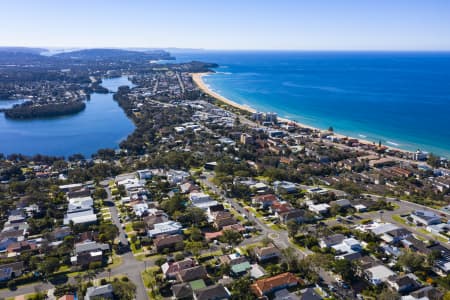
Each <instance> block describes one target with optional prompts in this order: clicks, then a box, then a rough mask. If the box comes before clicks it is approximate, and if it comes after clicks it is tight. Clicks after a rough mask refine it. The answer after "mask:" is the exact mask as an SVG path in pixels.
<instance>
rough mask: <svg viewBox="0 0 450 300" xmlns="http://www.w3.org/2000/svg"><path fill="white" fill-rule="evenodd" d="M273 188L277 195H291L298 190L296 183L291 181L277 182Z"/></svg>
mask: <svg viewBox="0 0 450 300" xmlns="http://www.w3.org/2000/svg"><path fill="white" fill-rule="evenodd" d="M273 186H274V188H275V191H277V193H284V194H291V193H295V192H297V190H298V189H297V186H296V185H295V183H292V182H289V181H275V182H274V183H273Z"/></svg>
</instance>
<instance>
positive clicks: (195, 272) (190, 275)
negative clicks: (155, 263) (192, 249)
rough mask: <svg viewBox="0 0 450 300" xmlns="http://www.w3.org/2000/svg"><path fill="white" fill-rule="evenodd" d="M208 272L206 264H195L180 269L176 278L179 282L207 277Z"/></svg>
mask: <svg viewBox="0 0 450 300" xmlns="http://www.w3.org/2000/svg"><path fill="white" fill-rule="evenodd" d="M207 277H208V273H207V272H206V269H205V267H204V266H202V265H200V266H195V267H192V268H187V269H182V270H180V271H178V273H177V275H176V278H177V280H178V281H179V282H189V281H193V280H197V279H206V278H207Z"/></svg>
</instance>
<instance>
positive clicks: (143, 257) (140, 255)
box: [134, 252, 155, 261]
mask: <svg viewBox="0 0 450 300" xmlns="http://www.w3.org/2000/svg"><path fill="white" fill-rule="evenodd" d="M154 257H155V256H147V255H146V254H145V253H143V252H142V253H138V254H136V255H135V256H134V258H135V259H136V260H138V261H148V260H153V259H154Z"/></svg>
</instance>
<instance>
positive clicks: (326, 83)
mask: <svg viewBox="0 0 450 300" xmlns="http://www.w3.org/2000/svg"><path fill="white" fill-rule="evenodd" d="M175 56H176V57H177V59H178V61H189V60H202V61H208V62H216V63H218V64H219V65H220V67H219V68H218V69H217V71H218V72H217V74H214V75H210V76H207V77H205V82H206V83H207V84H208V85H209V86H210V87H211V88H212V89H213V90H215V91H216V92H219V93H221V94H222V95H224V96H225V97H228V98H230V99H232V100H234V101H236V102H238V103H240V104H247V105H249V106H251V107H254V108H256V109H258V110H261V111H275V112H277V113H278V114H279V115H280V116H283V117H288V118H291V119H294V120H297V121H299V122H302V123H305V124H308V125H312V126H315V127H319V128H322V129H326V128H328V127H329V126H333V127H334V129H335V131H337V132H339V133H342V134H345V135H349V136H354V137H359V138H364V139H367V140H370V141H376V142H377V143H378V141H379V140H381V141H382V142H383V143H384V144H386V145H390V146H396V147H399V148H403V149H407V150H416V149H418V148H421V149H424V150H428V151H431V152H434V153H438V154H440V155H445V156H447V157H450V118H449V117H450V53H381V52H379V53H370V52H360V53H349V52H347V53H345V52H322V53H320V52H315V53H311V52H309V53H308V52H243V51H241V52H220V51H202V52H191V53H176V54H175Z"/></svg>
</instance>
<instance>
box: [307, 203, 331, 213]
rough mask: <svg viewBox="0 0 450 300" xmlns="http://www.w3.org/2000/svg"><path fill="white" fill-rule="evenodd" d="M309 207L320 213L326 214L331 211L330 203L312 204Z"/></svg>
mask: <svg viewBox="0 0 450 300" xmlns="http://www.w3.org/2000/svg"><path fill="white" fill-rule="evenodd" d="M308 209H309V210H310V211H312V212H313V213H316V214H318V215H324V214H327V213H328V212H329V210H330V205H328V204H326V203H319V204H311V205H309V206H308Z"/></svg>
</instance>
